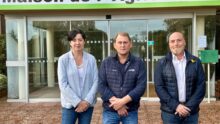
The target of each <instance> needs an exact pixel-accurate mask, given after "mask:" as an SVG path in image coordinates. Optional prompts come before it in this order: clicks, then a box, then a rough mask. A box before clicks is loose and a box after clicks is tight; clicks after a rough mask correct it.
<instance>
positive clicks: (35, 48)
mask: <svg viewBox="0 0 220 124" xmlns="http://www.w3.org/2000/svg"><path fill="white" fill-rule="evenodd" d="M39 37H40V34H39V32H37V33H36V35H35V37H34V38H33V44H34V45H33V48H32V50H33V53H34V57H35V58H39V57H40V46H39V44H40V40H39ZM38 62H39V61H38V59H35V60H33V69H34V72H33V85H34V86H35V87H39V86H40V85H41V82H40V64H39V63H38Z"/></svg>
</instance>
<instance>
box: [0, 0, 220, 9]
mask: <svg viewBox="0 0 220 124" xmlns="http://www.w3.org/2000/svg"><path fill="white" fill-rule="evenodd" d="M192 6H193V7H200V6H220V0H207V1H190V2H147V3H133V4H125V3H124V4H119V3H118V4H74V3H73V4H38V5H37V4H32V5H27V4H26V5H0V10H67V9H68V10H69V9H71V10H74V9H118V8H164V7H167V8H169V7H192Z"/></svg>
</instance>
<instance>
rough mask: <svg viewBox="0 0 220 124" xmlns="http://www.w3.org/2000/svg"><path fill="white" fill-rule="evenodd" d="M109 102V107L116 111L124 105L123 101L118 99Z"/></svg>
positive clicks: (114, 98)
mask: <svg viewBox="0 0 220 124" xmlns="http://www.w3.org/2000/svg"><path fill="white" fill-rule="evenodd" d="M109 101H110V103H111V104H110V105H109V107H113V108H114V109H115V110H116V111H117V110H119V109H120V108H122V107H123V106H124V105H125V103H124V101H123V100H122V99H120V98H116V97H113V98H111V99H109Z"/></svg>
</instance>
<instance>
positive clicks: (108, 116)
mask: <svg viewBox="0 0 220 124" xmlns="http://www.w3.org/2000/svg"><path fill="white" fill-rule="evenodd" d="M102 115H103V117H102V122H103V124H119V123H120V122H122V124H138V113H137V111H131V112H128V116H119V115H118V113H117V112H112V111H108V110H105V109H104V111H103V113H102Z"/></svg>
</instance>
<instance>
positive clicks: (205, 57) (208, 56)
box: [199, 50, 218, 63]
mask: <svg viewBox="0 0 220 124" xmlns="http://www.w3.org/2000/svg"><path fill="white" fill-rule="evenodd" d="M199 54H200V59H201V61H202V63H217V62H218V50H201V51H200V53H199Z"/></svg>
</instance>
